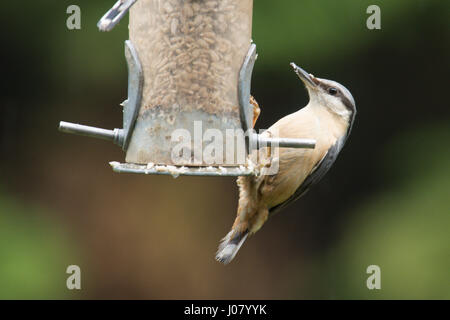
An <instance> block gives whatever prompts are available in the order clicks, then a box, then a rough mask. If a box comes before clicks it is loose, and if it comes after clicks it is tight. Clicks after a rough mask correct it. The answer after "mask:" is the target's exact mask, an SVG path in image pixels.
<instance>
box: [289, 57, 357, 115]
mask: <svg viewBox="0 0 450 320" xmlns="http://www.w3.org/2000/svg"><path fill="white" fill-rule="evenodd" d="M291 66H292V68H293V69H294V71H295V73H296V74H297V75H298V77H299V78H300V79H301V80H302V81H303V83H304V84H305V87H306V89H307V90H308V94H309V99H310V103H314V104H316V105H319V106H323V107H326V108H328V109H329V110H330V111H331V112H333V113H335V114H337V115H338V116H340V117H342V118H344V119H346V120H347V121H348V122H352V121H353V119H354V116H355V114H356V105H355V100H354V99H353V96H352V94H351V93H350V91H348V89H347V88H345V87H344V86H343V85H341V84H339V83H337V82H336V81H332V80H326V79H319V78H316V77H314V76H313V75H312V74H309V73H307V72H306V71H305V70H303V69H302V68H300V67H299V66H297V65H296V64H295V63H293V62H292V63H291Z"/></svg>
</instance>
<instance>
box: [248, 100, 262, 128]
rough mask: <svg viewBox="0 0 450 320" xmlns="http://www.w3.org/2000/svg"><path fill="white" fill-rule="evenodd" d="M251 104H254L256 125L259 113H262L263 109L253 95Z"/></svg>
mask: <svg viewBox="0 0 450 320" xmlns="http://www.w3.org/2000/svg"><path fill="white" fill-rule="evenodd" d="M250 104H251V105H252V106H253V126H252V128H254V127H255V123H256V120H258V118H259V114H260V113H261V109H260V108H259V105H258V102H256V100H255V98H253V96H250Z"/></svg>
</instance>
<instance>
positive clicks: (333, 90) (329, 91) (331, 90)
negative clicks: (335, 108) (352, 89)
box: [328, 87, 338, 96]
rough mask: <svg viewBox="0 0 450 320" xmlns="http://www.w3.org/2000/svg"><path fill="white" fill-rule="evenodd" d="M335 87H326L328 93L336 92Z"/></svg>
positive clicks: (333, 93)
mask: <svg viewBox="0 0 450 320" xmlns="http://www.w3.org/2000/svg"><path fill="white" fill-rule="evenodd" d="M337 92H338V91H337V89H336V88H334V87H331V88H328V93H329V94H331V95H332V96H334V95H335V94H336V93H337Z"/></svg>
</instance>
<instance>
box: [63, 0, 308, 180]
mask: <svg viewBox="0 0 450 320" xmlns="http://www.w3.org/2000/svg"><path fill="white" fill-rule="evenodd" d="M128 10H129V13H130V19H129V20H130V21H129V38H130V40H127V41H125V58H126V61H127V64H128V98H127V100H125V101H124V103H123V104H122V105H123V128H121V129H114V130H106V129H100V128H94V127H89V126H84V125H79V124H73V123H68V122H61V123H60V127H59V129H60V130H61V131H64V132H68V133H76V134H81V135H87V136H91V137H96V138H103V139H107V140H111V141H113V142H114V143H116V144H118V145H119V146H121V147H122V149H123V150H124V151H125V152H126V157H125V163H119V162H111V163H110V164H111V166H112V167H113V170H114V171H116V172H130V173H145V174H172V175H175V176H178V175H208V176H209V175H213V176H214V175H216V176H217V175H220V176H239V175H254V174H256V172H255V167H254V166H252V165H250V164H249V163H248V161H247V157H244V158H240V159H237V158H236V157H234V158H233V161H232V162H231V163H230V162H227V161H226V159H228V158H229V157H228V156H229V154H230V153H231V154H234V153H236V152H238V150H237V148H238V143H236V144H233V145H232V146H231V148H230V146H225V143H226V142H225V141H222V142H221V143H223V144H224V145H223V148H220V150H221V151H217V150H215V152H222V153H223V155H222V156H221V157H219V158H222V159H223V161H222V162H221V163H220V162H219V163H217V162H215V163H213V164H211V163H210V162H208V161H206V160H205V159H204V158H203V157H202V156H201V155H202V153H201V150H204V149H205V148H206V147H207V143H208V141H203V139H201V142H200V143H195V141H194V142H193V143H192V145H191V147H192V148H191V152H190V154H189V156H188V157H183V158H182V159H181V161H176V162H175V161H174V159H173V158H174V157H173V150H174V149H173V148H174V144H175V143H176V141H174V135H173V133H174V131H175V130H179V129H182V130H184V131H183V132H185V133H186V134H187V135H188V136H190V137H194V138H195V137H197V138H198V136H200V137H202V135H203V133H205V132H207V131H208V130H213V132H214V133H216V134H221V135H222V136H223V137H227V135H229V133H230V132H236V131H239V130H241V131H242V132H244V133H246V135H245V140H244V143H245V152H246V154H248V153H249V152H251V150H253V149H258V148H260V147H262V146H267V144H271V145H272V146H276V147H294V148H314V146H315V141H314V140H311V139H283V138H279V137H274V138H267V137H265V138H262V137H261V136H259V135H258V134H256V133H255V132H253V131H252V130H251V129H252V124H253V116H254V115H253V105H252V104H250V81H251V74H252V70H253V66H254V63H255V60H256V57H257V55H256V46H255V44H253V43H252V41H251V31H252V10H253V0H186V1H179V0H165V1H160V0H119V1H118V2H117V3H116V4H115V5H114V6H113V7H112V8H111V9H110V10H109V11H108V12H107V13H106V14H105V15H104V16H103V18H102V19H101V20H100V21H99V23H98V27H99V29H100V30H101V31H109V30H111V29H112V28H113V27H114V26H115V25H116V24H117V23H118V22H119V21H120V19H121V18H122V17H123V16H124V15H125V14H126V13H127V11H128ZM223 140H225V139H223ZM216 143H217V141H216ZM196 149H200V152H197V151H198V150H196ZM198 155H200V156H198ZM178 160H179V159H178Z"/></svg>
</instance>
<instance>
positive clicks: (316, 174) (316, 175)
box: [269, 135, 347, 215]
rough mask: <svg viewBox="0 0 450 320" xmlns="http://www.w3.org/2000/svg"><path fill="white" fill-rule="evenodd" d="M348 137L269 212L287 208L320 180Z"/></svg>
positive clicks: (337, 144)
mask: <svg viewBox="0 0 450 320" xmlns="http://www.w3.org/2000/svg"><path fill="white" fill-rule="evenodd" d="M346 138H347V135H345V136H343V137H341V138H340V139H338V140H337V141H336V143H335V144H334V145H333V146H332V147H331V148H330V149H329V150H328V152H327V153H326V154H325V156H324V157H323V158H322V159H321V160H320V161H319V162H318V163H317V164H316V166H315V167H314V169H313V170H312V171H311V173H310V174H309V176H307V177H306V179H305V180H304V181H303V183H302V184H301V185H300V187H298V189H297V190H296V191H295V192H294V194H293V195H292V196H291V197H289V198H288V199H287V200H286V201H284V202H283V203H280V204H278V205H276V206H275V207H273V208H270V209H269V214H270V215H273V214H274V213H276V212H278V211H280V210H281V209H283V208H285V207H286V206H288V205H289V204H291V203H292V202H294V201H295V200H297V199H298V198H300V197H301V196H303V195H304V194H305V193H306V192H307V191H308V190H309V189H310V188H311V186H313V185H314V184H316V183H317V182H319V181H320V180H321V179H322V178H323V176H324V175H325V174H326V173H327V172H328V170H329V169H330V168H331V166H332V165H333V163H334V161H335V160H336V158H337V156H338V154H339V152H340V151H341V150H342V147H343V146H344V144H345V140H346Z"/></svg>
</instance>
